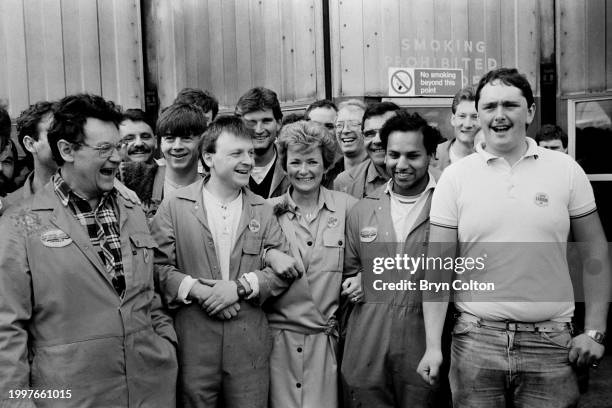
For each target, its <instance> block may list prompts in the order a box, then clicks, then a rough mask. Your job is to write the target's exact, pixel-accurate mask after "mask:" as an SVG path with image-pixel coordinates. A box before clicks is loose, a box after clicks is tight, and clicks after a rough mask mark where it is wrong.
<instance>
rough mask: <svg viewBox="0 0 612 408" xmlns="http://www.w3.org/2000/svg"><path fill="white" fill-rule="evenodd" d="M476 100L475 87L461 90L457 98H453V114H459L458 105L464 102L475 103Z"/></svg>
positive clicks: (456, 95)
mask: <svg viewBox="0 0 612 408" xmlns="http://www.w3.org/2000/svg"><path fill="white" fill-rule="evenodd" d="M475 100H476V94H475V93H474V88H473V87H471V86H466V87H465V88H461V89H460V90H459V92H457V93H456V94H455V97H454V98H453V104H452V105H451V111H452V112H453V114H454V113H455V112H457V105H459V104H460V103H461V102H463V101H475ZM474 103H475V102H474Z"/></svg>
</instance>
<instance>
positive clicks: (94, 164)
mask: <svg viewBox="0 0 612 408" xmlns="http://www.w3.org/2000/svg"><path fill="white" fill-rule="evenodd" d="M120 119H121V113H120V112H119V110H118V109H117V107H116V106H115V105H114V104H113V103H112V102H108V101H106V100H104V99H103V98H101V97H99V96H94V95H86V94H80V95H72V96H67V97H65V98H64V99H62V100H61V101H60V102H59V103H58V106H57V109H56V110H55V112H54V116H53V122H52V125H51V128H50V129H49V132H48V135H47V138H48V140H49V145H50V146H51V152H52V155H53V159H54V160H55V161H56V163H57V164H58V166H59V170H58V172H56V173H55V174H54V175H53V176H52V178H51V182H49V183H47V184H45V185H44V186H43V187H42V188H41V189H40V190H39V191H38V192H37V193H36V194H34V195H32V196H30V197H28V198H27V199H26V200H23V202H22V203H21V204H20V205H19V206H15V207H13V208H12V209H11V210H10V211H9V212H7V213H5V214H4V215H3V216H2V218H1V219H0V231H2V235H3V236H2V239H0V271H2V273H0V344H1V345H2V347H0V367H2V373H1V374H0V406H13V404H15V401H17V400H15V399H10V398H11V395H10V394H9V392H10V390H35V391H36V392H35V393H34V394H32V398H31V399H22V400H19V402H17V404H20V403H21V404H20V405H19V406H26V407H34V406H36V407H58V406H61V407H79V408H87V407H92V408H93V407H128V406H134V407H136V406H146V407H160V408H161V407H164V408H165V407H170V406H175V403H176V402H175V387H176V374H177V363H176V350H175V346H174V345H175V344H176V334H175V332H174V329H173V327H172V320H171V319H170V318H169V317H168V316H167V315H166V314H165V313H164V312H163V311H162V308H161V301H160V298H159V296H158V295H157V294H156V293H155V292H154V290H153V286H154V282H153V248H154V247H155V241H153V238H152V237H151V235H150V234H149V229H148V225H147V222H146V219H145V216H144V213H143V212H142V209H141V208H140V206H138V205H135V204H134V203H132V202H130V201H128V200H126V199H124V198H123V197H122V196H121V195H120V194H118V193H117V191H116V189H115V187H114V185H115V184H114V183H115V176H116V174H117V171H118V167H119V163H120V161H121V156H120V154H119V151H120V149H121V142H120V140H121V138H120V137H119V129H118V125H119V122H120ZM51 390H57V391H59V397H57V395H58V394H54V395H53V398H51V397H50V396H49V395H50V394H49V392H50V391H51ZM44 391H46V393H45V392H44ZM54 392H55V391H54Z"/></svg>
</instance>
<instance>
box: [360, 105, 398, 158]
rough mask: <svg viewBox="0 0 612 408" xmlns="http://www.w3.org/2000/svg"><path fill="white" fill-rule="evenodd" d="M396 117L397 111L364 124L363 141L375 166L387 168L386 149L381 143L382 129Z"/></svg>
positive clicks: (375, 117) (386, 113)
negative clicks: (390, 119) (389, 120)
mask: <svg viewBox="0 0 612 408" xmlns="http://www.w3.org/2000/svg"><path fill="white" fill-rule="evenodd" d="M394 115H395V111H389V112H385V113H384V114H382V115H380V116H371V117H369V118H367V119H366V120H365V121H364V123H363V139H364V144H365V149H366V152H367V153H368V156H369V157H370V159H371V160H372V163H374V165H376V166H379V167H383V168H384V166H385V149H384V148H383V146H382V142H381V141H380V128H382V126H383V125H384V124H385V122H386V121H387V119H389V118H390V117H392V116H394Z"/></svg>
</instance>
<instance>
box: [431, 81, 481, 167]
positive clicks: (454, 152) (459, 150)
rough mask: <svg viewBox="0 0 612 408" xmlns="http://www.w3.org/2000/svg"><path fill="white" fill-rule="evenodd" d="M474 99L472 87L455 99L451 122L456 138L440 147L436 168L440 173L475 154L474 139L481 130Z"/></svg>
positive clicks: (462, 91) (456, 95)
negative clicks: (452, 164)
mask: <svg viewBox="0 0 612 408" xmlns="http://www.w3.org/2000/svg"><path fill="white" fill-rule="evenodd" d="M474 98H475V95H474V90H473V89H472V88H471V87H467V88H463V89H461V90H460V91H459V92H457V93H456V94H455V97H454V98H453V104H452V105H451V111H452V114H451V118H450V122H451V125H452V126H453V131H454V138H453V139H452V140H448V141H446V142H444V143H440V144H439V145H438V149H437V150H436V159H437V160H436V163H435V167H437V168H438V169H439V170H440V171H442V170H444V169H445V168H446V167H448V166H449V165H450V164H451V163H454V162H456V161H457V160H459V159H462V158H464V157H466V156H468V155H470V154H472V153H474V146H475V143H474V137H475V136H476V133H478V130H480V126H479V124H478V112H476V104H475V103H474Z"/></svg>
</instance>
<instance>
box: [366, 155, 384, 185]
mask: <svg viewBox="0 0 612 408" xmlns="http://www.w3.org/2000/svg"><path fill="white" fill-rule="evenodd" d="M377 178H380V179H381V180H387V177H386V176H384V175H381V174H380V173H379V172H378V169H377V168H376V166H375V165H374V162H373V161H372V160H370V163H369V164H368V170H367V172H366V181H367V182H368V183H372V182H374V181H376V179H377Z"/></svg>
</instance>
